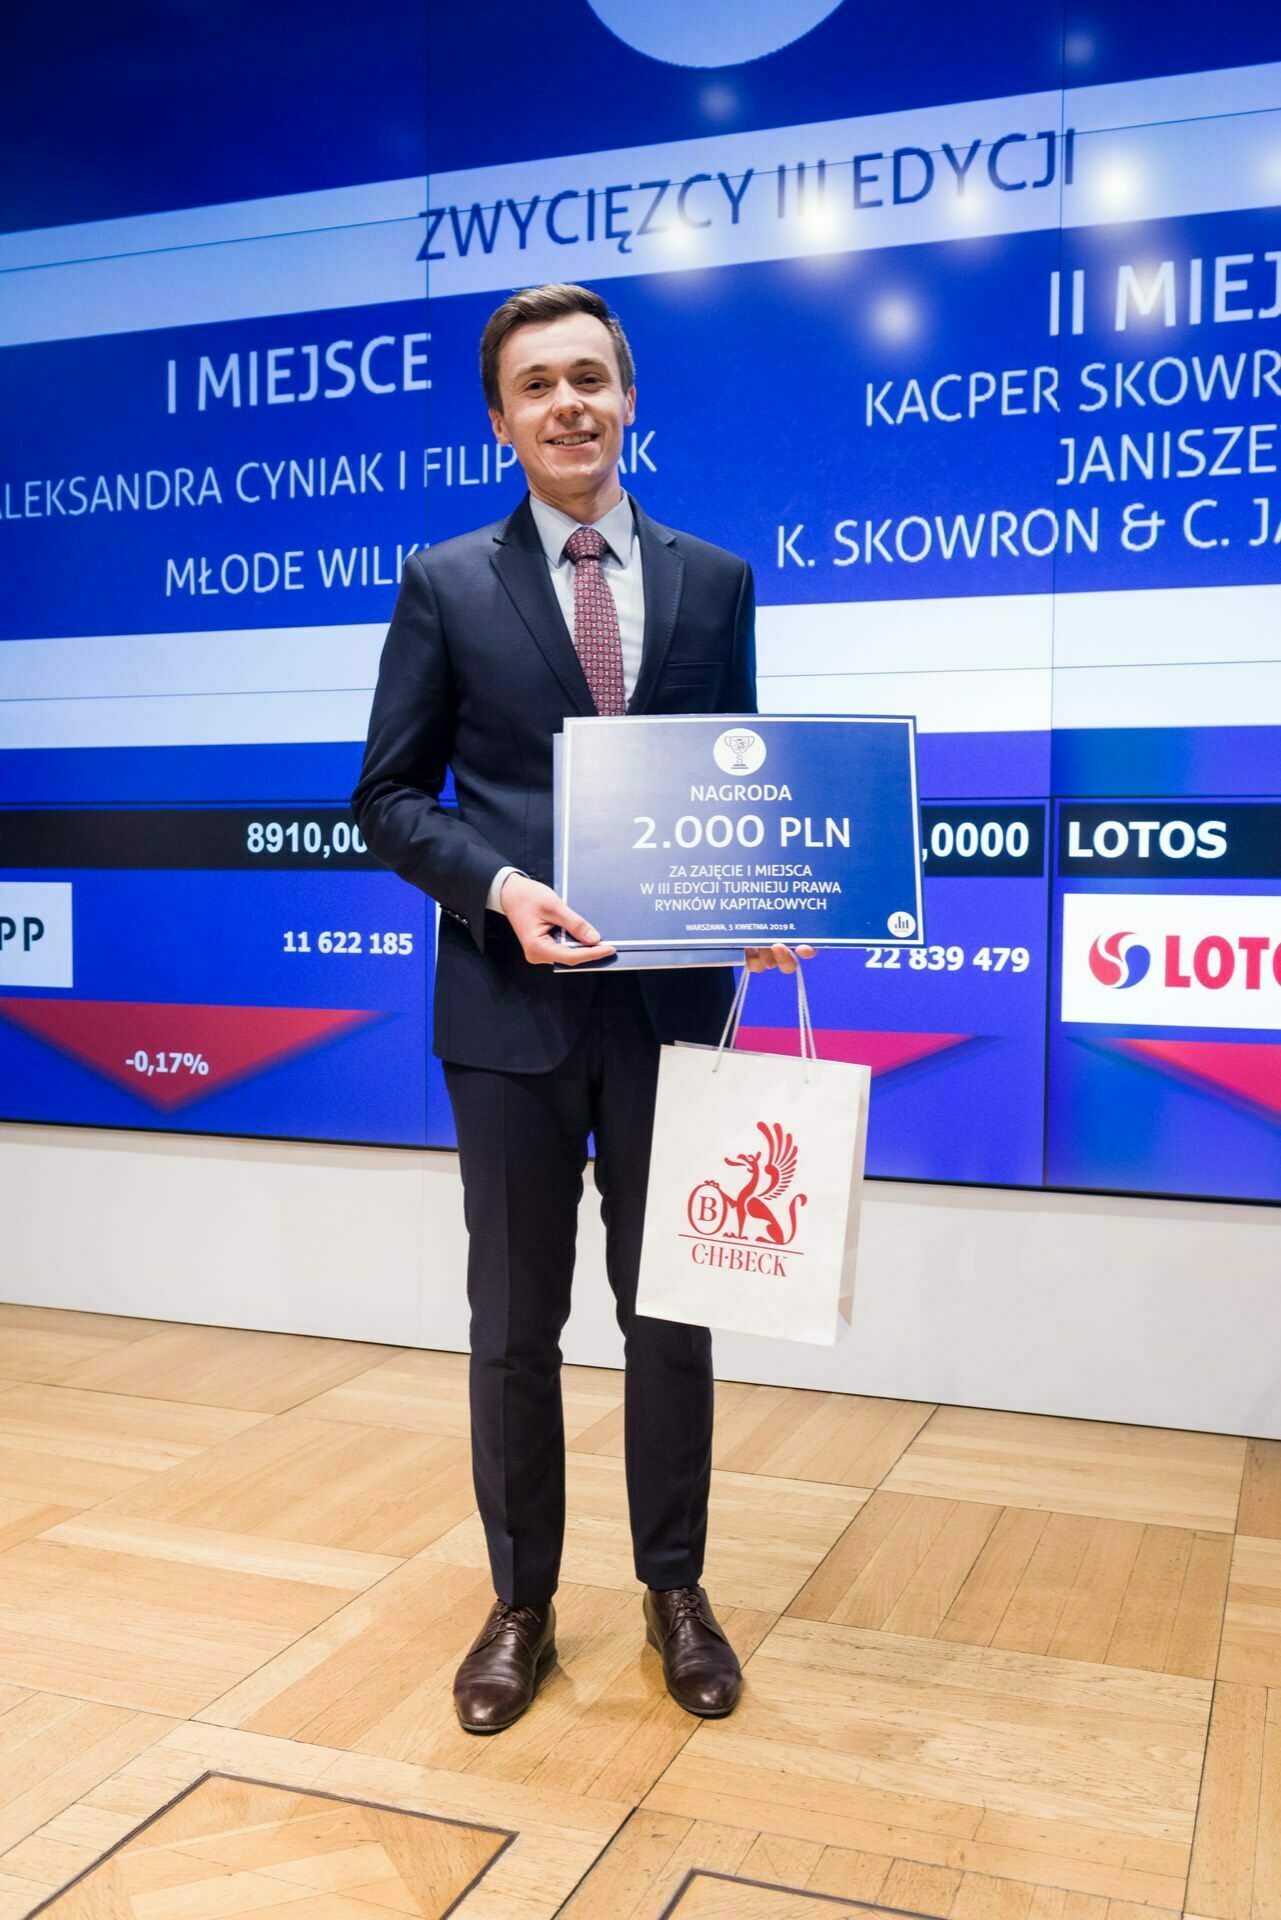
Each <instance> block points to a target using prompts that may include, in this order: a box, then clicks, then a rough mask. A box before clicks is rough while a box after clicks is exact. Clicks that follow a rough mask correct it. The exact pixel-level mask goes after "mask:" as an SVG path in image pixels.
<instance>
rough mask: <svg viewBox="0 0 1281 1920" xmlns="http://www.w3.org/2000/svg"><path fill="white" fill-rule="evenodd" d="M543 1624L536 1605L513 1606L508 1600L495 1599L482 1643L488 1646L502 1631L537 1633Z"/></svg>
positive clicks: (522, 1633) (523, 1633)
mask: <svg viewBox="0 0 1281 1920" xmlns="http://www.w3.org/2000/svg"><path fill="white" fill-rule="evenodd" d="M541 1626H542V1620H541V1619H540V1617H539V1610H538V1609H537V1608H536V1607H513V1606H512V1605H511V1604H510V1603H509V1602H508V1601H506V1600H495V1602H494V1607H493V1612H492V1613H491V1614H490V1616H489V1626H488V1630H487V1632H486V1634H485V1638H484V1640H483V1641H482V1643H481V1644H482V1645H483V1646H488V1644H489V1642H490V1641H491V1640H493V1639H495V1638H496V1637H497V1635H498V1634H500V1633H516V1634H521V1635H525V1634H536V1633H537V1632H538V1631H539V1629H540V1627H541Z"/></svg>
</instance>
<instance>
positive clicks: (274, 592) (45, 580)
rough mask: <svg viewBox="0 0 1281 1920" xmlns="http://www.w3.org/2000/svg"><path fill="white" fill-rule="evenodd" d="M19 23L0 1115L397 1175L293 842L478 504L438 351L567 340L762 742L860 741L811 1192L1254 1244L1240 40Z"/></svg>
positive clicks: (0, 632) (1004, 31) (1267, 382)
mask: <svg viewBox="0 0 1281 1920" xmlns="http://www.w3.org/2000/svg"><path fill="white" fill-rule="evenodd" d="M18 13H19V25H18V29H17V31H16V34H15V42H16V46H17V62H16V64H17V67H18V69H19V71H20V73H21V75H22V78H23V81H24V85H23V87H22V88H20V89H19V93H20V96H21V98H20V101H19V105H18V110H17V112H16V115H15V116H14V120H13V123H12V124H11V125H10V126H9V127H8V128H7V129H6V130H4V131H2V132H0V142H2V143H3V145H2V146H0V153H2V154H3V157H4V159H5V160H6V162H7V163H8V164H7V168H6V172H7V179H8V182H9V185H10V188H11V189H12V190H11V191H10V193H9V197H8V203H9V209H10V211H9V213H8V218H7V227H8V231H7V232H6V233H5V234H4V235H3V236H0V419H2V420H3V424H4V432H3V436H2V438H0V577H2V578H3V582H4V593H3V597H2V599H0V1116H3V1117H5V1118H8V1119H14V1120H19V1119H27V1120H30V1119H35V1120H43V1121H55V1122H56V1121H62V1122H68V1123H75V1124H96V1125H108V1126H132V1127H154V1128H163V1129H171V1130H196V1131H209V1132H228V1133H237V1134H250V1135H265V1136H289V1137H299V1138H320V1139H330V1140H351V1141H367V1142H373V1143H388V1144H390V1143H396V1144H404V1145H418V1146H421V1145H448V1144H450V1143H451V1140H452V1133H451V1127H450V1118H449V1112H448V1107H447V1103H446V1100H445V1097H444V1093H443V1087H442V1084H441V1076H440V1074H439V1070H438V1067H437V1064H436V1063H435V1062H434V1060H432V1059H431V1057H430V1041H429V1035H430V998H431V973H432V950H433V943H434V932H435V914H434V909H433V906H432V903H431V902H430V901H429V900H427V899H426V898H425V897H424V896H422V895H420V894H417V893H415V892H414V891H413V890H412V889H410V888H408V887H406V886H405V885H404V884H403V883H401V882H400V881H399V880H397V879H396V878H395V877H394V876H392V875H389V874H388V873H386V872H385V871H384V870H382V869H381V868H380V867H379V866H378V865H377V863H376V862H375V861H374V860H373V859H372V858H371V856H370V855H369V854H368V853H367V852H366V851H365V849H364V846H363V842H362V841H361V840H360V836H359V831H358V828H357V826H356V823H355V822H354V821H353V820H352V818H351V815H350V812H349V810H348V806H347V801H348V796H349V795H350V792H351V790H352V787H353V786H354V784H355V779H356V774H357V771H358V768H359V762H360V753H361V745H362V742H363V738H364V732H365V726H366V721H367V717H368V709H369V701H370V696H371V692H372V688H373V684H374V679H375V675H376V671H377V661H378V653H379V649H380V646H381V642H382V637H383V634H384V632H385V629H386V623H387V620H388V617H389V615H390V611H391V606H392V603H393V601H394V597H395V591H396V584H397V581H398V578H399V572H400V567H401V565H402V564H403V560H404V557H405V555H406V554H407V553H408V552H410V551H412V550H413V549H414V548H415V547H418V546H422V545H426V544H430V543H435V542H438V541H440V540H442V539H445V538H448V537H449V536H450V535H452V534H455V533H458V532H461V531H464V530H466V529H470V528H472V527H475V526H478V525H482V524H485V523H487V522H489V521H492V520H496V519H499V518H501V517H502V516H503V515H505V514H506V513H507V512H509V511H510V510H511V508H512V507H513V506H514V505H515V504H516V503H517V501H518V500H519V498H520V497H521V492H522V488H523V482H522V479H521V476H520V473H519V470H518V469H517V468H516V466H515V464H514V460H513V456H512V454H511V451H510V449H507V448H500V447H499V446H498V444H497V443H496V442H495V441H494V439H493V437H492V435H491V432H490V428H489V422H488V419H487V417H486V412H485V407H484V402H483V399H482V396H481V392H480V387H479V381H478V377H477V363H476V348H477V341H478V337H479V333H480V330H481V327H482V325H483V323H484V320H485V318H486V316H487V315H488V313H489V312H490V311H491V310H492V308H493V307H494V306H495V305H496V304H497V303H498V301H499V300H501V299H502V298H503V297H504V295H505V294H506V293H507V292H508V291H509V290H510V289H511V288H512V287H513V286H519V285H527V284H532V283H535V282H538V281H542V280H551V279H557V280H577V281H582V282H584V283H587V284H589V285H592V286H594V287H596V288H598V289H599V290H600V291H601V292H603V293H604V294H605V295H606V296H607V297H608V298H609V299H610V301H611V302H612V304H613V305H614V306H615V307H616V308H617V310H618V312H619V314H620V316H621V318H622V321H623V324H624V326H625V328H626V330H627V333H628V336H629V339H630V341H631V344H632V347H633V350H634V353H635V357H636V362H637V388H638V405H637V419H636V423H635V426H634V427H633V428H631V429H629V431H628V434H627V436H626V440H625V445H624V457H623V473H622V479H623V483H624V485H625V486H626V487H627V488H629V489H630V490H631V491H632V492H633V493H634V494H635V495H636V497H637V498H638V499H639V500H640V501H641V502H642V503H643V505H644V506H645V507H646V509H647V510H648V511H649V512H650V513H651V514H653V515H654V516H655V517H656V518H657V519H659V520H661V521H664V522H666V523H667V524H669V525H673V526H676V527H679V528H683V529H686V530H688V531H690V532H692V533H696V534H698V535H700V536H701V537H703V538H704V539H709V540H713V541H716V542H718V543H719V544H721V545H724V546H726V547H729V548H731V549H733V550H734V551H736V552H738V553H741V554H743V555H744V556H745V557H746V558H747V559H748V560H749V561H750V562H751V564H752V567H753V570H754V573H755V578H756V587H757V597H758V605H759V612H758V662H759V691H760V704H761V707H762V710H764V711H775V712H806V713H851V714H857V713H867V714H874V713H905V712H907V713H913V714H915V715H916V716H917V722H918V728H919V736H918V737H919V775H920V789H921V795H922V803H923V818H922V829H923V843H924V845H925V847H926V850H927V851H926V863H925V875H926V883H925V884H926V925H927V928H928V932H929V938H930V942H931V944H930V945H929V946H928V947H926V948H924V949H921V950H919V951H913V952H907V951H899V950H893V949H883V950H878V949H871V950H866V951H860V952H857V953H850V954H836V953H829V954H826V955H822V956H820V958H819V959H818V960H817V961H816V962H815V963H814V965H813V966H812V967H811V969H810V984H811V995H812V1001H813V1006H814V1017H815V1022H816V1026H817V1029H818V1038H819V1045H820V1049H821V1050H822V1051H824V1052H826V1053H829V1054H831V1055H832V1056H834V1057H841V1058H847V1059H851V1060H859V1061H867V1062H870V1063H871V1065H872V1067H873V1071H874V1074H875V1087H874V1094H873V1101H872V1110H871V1122H870V1131H869V1144H868V1165H869V1169H870V1171H871V1172H873V1173H874V1174H879V1175H885V1176H893V1177H899V1178H909V1179H925V1180H944V1181H966V1182H984V1183H999V1184H1009V1185H1017V1186H1029V1187H1034V1186H1040V1185H1046V1184H1048V1185H1051V1186H1063V1187H1083V1188H1093V1189H1101V1190H1109V1189H1111V1190H1119V1191H1140V1192H1148V1193H1156V1194H1205V1195H1215V1196H1223V1197H1235V1198H1242V1199H1249V1200H1271V1201H1276V1200H1281V480H1279V479H1278V473H1279V471H1281V222H1279V221H1278V214H1277V204H1278V201H1281V16H1278V15H1277V13H1276V10H1275V9H1274V8H1270V7H1264V6H1263V5H1261V4H1250V5H1244V6H1237V7H1234V8H1231V9H1227V10H1220V12H1218V13H1217V14H1216V13H1207V12H1206V11H1205V10H1200V11H1199V12H1197V13H1193V12H1191V11H1186V10H1180V9H1171V8H1169V7H1168V6H1164V5H1158V4H1156V0H1109V4H1107V5H1106V6H1104V5H1103V4H1101V0H1094V4H1086V0H1068V4H1067V5H1066V7H1064V6H1063V5H1061V4H1059V0H1055V4H1054V5H1050V4H1048V3H1047V4H1037V3H1035V0H1034V4H1032V5H1030V6H1029V5H1025V4H1022V3H1020V4H1017V5H1016V4H1014V0H977V5H976V7H974V8H971V9H968V10H965V11H964V12H963V13H961V14H957V12H956V10H955V9H951V8H945V7H943V6H942V5H940V4H939V3H938V0H905V5H904V6H902V7H899V8H897V9H894V10H893V12H892V13H887V14H883V15H878V16H875V17H872V16H869V15H868V14H867V13H866V11H865V10H863V9H859V8H857V7H856V6H855V5H854V4H853V0H839V3H837V4H831V3H830V0H829V3H826V4H825V0H809V3H808V4H805V5H795V6H790V7H781V8H780V7H775V8H770V9H765V8H759V7H754V6H747V5H735V6H729V5H726V6H708V7H702V8H699V7H688V6H686V7H683V8H678V7H675V6H669V5H667V4H659V3H658V0H541V4H540V5H539V7H538V8H537V9H536V10H535V11H534V12H533V13H531V12H530V10H529V9H528V7H525V6H521V5H518V4H517V3H516V0H492V3H491V4H490V5H489V6H487V7H484V8H476V7H470V8H468V7H463V6H455V5H444V6H433V7H432V8H431V9H430V10H428V9H426V8H425V7H424V6H423V5H422V4H421V0H419V3H418V4H409V0H386V3H385V4H375V5H374V6H373V7H372V9H365V10H362V11H361V12H360V14H359V16H358V17H357V16H352V17H344V18H339V17H338V15H337V14H336V13H335V14H334V16H333V17H332V18H329V17H326V15H325V14H324V13H322V14H321V16H320V17H319V18H318V17H317V16H316V15H315V14H314V13H308V14H306V15H304V14H303V12H302V11H301V9H297V10H295V8H294V7H293V6H292V5H286V6H284V7H282V8H280V9H272V10H270V12H269V13H268V14H266V15H263V14H261V13H256V14H253V15H252V16H251V15H250V14H249V13H248V12H246V11H242V10H239V9H236V8H234V7H232V6H227V7H226V8H222V7H215V8H210V9H208V10H206V11H205V13H204V14H202V16H201V18H200V20H199V21H198V22H197V21H194V20H193V18H192V17H190V16H184V17H183V19H182V21H180V22H179V21H177V19H176V16H175V20H174V22H172V23H170V25H169V26H168V27H165V26H164V25H163V24H161V23H160V22H159V21H158V19H157V18H156V17H155V16H153V15H150V14H149V15H148V18H147V21H146V24H145V27H144V26H143V25H141V24H140V25H139V26H138V27H137V30H136V32H135V31H133V30H132V29H131V28H130V25H129V21H128V16H127V14H126V16H125V18H124V20H123V21H116V23H115V24H114V26H113V29H112V32H111V34H110V35H105V30H104V29H101V28H98V27H95V26H94V25H93V23H92V21H91V20H90V17H89V16H88V15H87V14H86V32H85V34H84V36H82V37H81V38H79V39H78V38H77V36H75V35H70V36H68V37H67V38H66V39H65V40H60V42H59V44H58V46H57V47H56V49H55V48H54V47H53V46H51V44H50V43H49V40H48V36H47V33H46V32H44V31H42V30H41V28H40V24H39V20H38V17H37V14H36V12H35V10H34V9H23V8H19V10H18ZM295 14H296V17H295ZM104 72H106V73H108V74H110V75H111V76H113V85H112V86H111V87H109V88H104V86H103V75H104ZM250 72H252V73H253V75H254V76H255V79H254V89H255V90H254V93H253V97H252V101H251V102H248V103H247V101H246V97H245V95H244V92H243V88H244V86H245V84H246V82H245V75H246V74H247V73H250ZM50 89H54V90H55V91H56V93H57V97H58V98H59V99H60V100H62V101H63V102H64V103H66V111H65V113H63V114H61V115H60V116H59V121H58V124H57V125H56V126H52V125H51V124H49V122H48V117H47V116H45V117H44V118H43V119H42V118H41V116H40V113H39V111H38V107H39V103H40V101H42V100H44V99H47V98H48V97H50ZM158 101H164V102H166V103H167V106H166V110H165V111H164V112H160V111H158V110H157V106H156V103H157V102H158ZM148 115H150V118H148V117H147V116H148ZM126 122H127V123H128V124H129V125H130V126H131V127H133V128H135V129H137V128H145V129H146V131H145V134H138V135H136V137H131V138H130V139H128V140H124V139H122V138H121V137H120V128H121V126H122V125H124V124H125V123H126ZM576 904H578V905H579V906H580V907H582V908H584V909H585V910H587V911H590V902H586V901H580V902H577V903H576ZM605 932H606V934H608V929H607V928H606V929H605ZM791 1021H792V1006H791V1001H790V998H789V992H788V989H787V987H786V985H785V983H784V982H782V981H778V980H762V981H759V982H756V983H754V985H753V988H752V992H751V997H750V999H749V1002H748V1010H747V1034H746V1043H747V1044H756V1045H759V1046H765V1047H783V1046H787V1045H789V1044H794V1042H793V1041H792V1037H791V1032H790V1028H791Z"/></svg>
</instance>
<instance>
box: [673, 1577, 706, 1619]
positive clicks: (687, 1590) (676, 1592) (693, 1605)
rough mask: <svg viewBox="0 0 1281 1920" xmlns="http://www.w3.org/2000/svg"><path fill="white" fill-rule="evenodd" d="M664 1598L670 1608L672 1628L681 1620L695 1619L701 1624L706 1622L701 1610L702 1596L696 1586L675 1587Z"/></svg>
mask: <svg viewBox="0 0 1281 1920" xmlns="http://www.w3.org/2000/svg"><path fill="white" fill-rule="evenodd" d="M666 1598H667V1603H668V1606H669V1608H670V1609H671V1624H672V1628H673V1629H675V1628H676V1627H678V1626H679V1625H680V1623H681V1621H682V1620H697V1621H698V1622H699V1623H700V1624H701V1625H703V1626H706V1625H707V1624H708V1623H707V1620H706V1617H705V1615H704V1611H703V1596H702V1594H701V1593H700V1592H699V1590H698V1588H697V1587H676V1588H674V1589H673V1591H672V1592H671V1593H669V1594H668V1595H667V1596H666Z"/></svg>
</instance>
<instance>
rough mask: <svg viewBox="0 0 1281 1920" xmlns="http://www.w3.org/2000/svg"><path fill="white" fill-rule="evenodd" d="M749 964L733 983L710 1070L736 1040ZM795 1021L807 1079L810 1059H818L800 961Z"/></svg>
mask: <svg viewBox="0 0 1281 1920" xmlns="http://www.w3.org/2000/svg"><path fill="white" fill-rule="evenodd" d="M751 977H752V974H751V968H750V967H746V966H745V967H744V968H743V969H742V971H741V973H740V974H739V976H738V979H737V981H736V982H735V985H734V998H733V999H732V1000H731V1001H730V1004H729V1012H728V1013H727V1014H726V1016H725V1025H724V1028H723V1029H722V1032H721V1037H720V1042H719V1044H718V1046H717V1048H716V1058H715V1059H714V1060H713V1062H712V1072H713V1073H719V1072H720V1069H721V1056H722V1055H723V1054H724V1053H725V1051H726V1048H728V1049H729V1051H730V1052H731V1053H732V1052H733V1051H734V1047H735V1045H736V1044H737V1041H738V1030H739V1027H740V1026H741V1025H742V1020H743V1008H744V1006H745V1004H746V1002H747V989H748V986H749V984H750V982H751ZM796 1025H797V1030H798V1036H799V1040H800V1055H801V1059H802V1061H803V1062H804V1064H805V1078H806V1080H808V1079H809V1063H810V1061H811V1060H813V1061H815V1062H817V1060H818V1044H817V1042H816V1041H815V1039H814V1021H813V1018H812V1016H811V1014H810V1000H809V993H808V992H807V990H806V986H805V970H804V968H803V967H802V965H801V963H800V961H799V960H798V961H797V963H796Z"/></svg>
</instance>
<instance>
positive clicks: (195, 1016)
mask: <svg viewBox="0 0 1281 1920" xmlns="http://www.w3.org/2000/svg"><path fill="white" fill-rule="evenodd" d="M0 1014H3V1015H4V1016H5V1018H6V1019H8V1020H12V1021H13V1023H14V1025H15V1026H19V1027H22V1028H24V1029H25V1031H26V1032H27V1033H34V1034H35V1035H36V1036H37V1038H38V1039H41V1040H45V1041H47V1042H48V1044H49V1045H50V1046H52V1047H57V1048H58V1050H59V1052H61V1053H66V1054H69V1055H70V1056H71V1058H72V1059H73V1060H78V1061H80V1063H81V1065H82V1066H86V1067H92V1068H93V1070H94V1071H95V1072H96V1073H100V1074H102V1075H104V1076H105V1078H106V1079H108V1080H114V1082H115V1083H116V1085H117V1086H119V1087H124V1088H125V1089H126V1091H127V1092H129V1093H133V1094H136V1095H137V1096H138V1098H139V1099H140V1100H145V1101H147V1102H148V1104H149V1105H151V1106H153V1107H159V1108H160V1109H161V1110H162V1111H164V1112H166V1113H172V1112H174V1111H175V1110H176V1109H177V1108H178V1107H189V1106H190V1105H191V1104H192V1102H193V1101H196V1100H203V1099H206V1098H207V1097H208V1095H209V1094H211V1093H219V1092H221V1091H222V1089H223V1088H224V1087H226V1086H228V1085H229V1084H230V1083H231V1082H232V1081H233V1080H243V1079H244V1078H245V1077H246V1076H247V1075H248V1074H251V1073H261V1072H262V1071H263V1069H264V1068H265V1067H274V1066H279V1065H280V1063H281V1062H282V1061H283V1060H286V1059H289V1058H290V1057H292V1056H293V1055H295V1054H298V1053H302V1052H305V1051H306V1049H307V1048H309V1047H314V1046H319V1045H320V1044H321V1042H322V1041H325V1040H332V1039H334V1038H335V1037H336V1036H337V1035H338V1034H340V1033H348V1032H350V1031H351V1029H352V1028H353V1027H358V1026H363V1025H364V1024H365V1023H366V1022H368V1021H370V1020H375V1019H377V1018H378V1015H377V1014H376V1013H373V1012H366V1011H365V1010H363V1009H359V1008H358V1009H355V1010H353V1009H351V1008H347V1007H344V1008H340V1009H334V1008H329V1007H200V1006H194V1007H185V1006H156V1005H153V1004H151V1003H149V1002H147V1001H136V1000H19V999H13V998H9V999H0Z"/></svg>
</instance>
